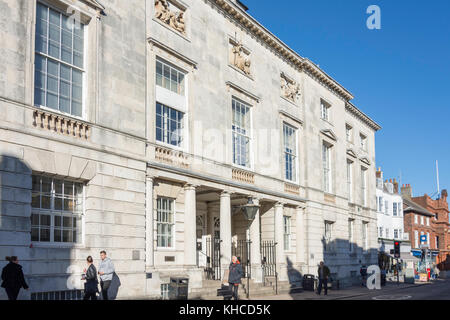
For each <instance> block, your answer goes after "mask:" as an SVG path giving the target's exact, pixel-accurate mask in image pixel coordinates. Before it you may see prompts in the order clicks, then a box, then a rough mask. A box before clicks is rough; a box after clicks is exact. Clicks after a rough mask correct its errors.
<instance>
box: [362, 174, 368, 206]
mask: <svg viewBox="0 0 450 320" xmlns="http://www.w3.org/2000/svg"><path fill="white" fill-rule="evenodd" d="M361 195H362V205H363V207H367V168H365V167H361Z"/></svg>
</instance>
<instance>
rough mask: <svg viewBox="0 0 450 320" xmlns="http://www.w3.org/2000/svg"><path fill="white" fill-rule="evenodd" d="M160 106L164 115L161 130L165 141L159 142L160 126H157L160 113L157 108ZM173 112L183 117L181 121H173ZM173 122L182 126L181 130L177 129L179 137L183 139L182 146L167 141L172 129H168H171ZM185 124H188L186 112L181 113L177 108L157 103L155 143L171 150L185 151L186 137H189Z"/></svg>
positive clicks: (162, 115)
mask: <svg viewBox="0 0 450 320" xmlns="http://www.w3.org/2000/svg"><path fill="white" fill-rule="evenodd" d="M158 104H159V105H160V106H161V112H162V114H161V123H162V125H163V127H162V128H160V129H161V131H162V138H163V140H158V135H157V133H156V132H157V131H158V126H157V118H158V113H157V111H156V110H157V108H158ZM166 110H167V113H166V112H165V111H166ZM171 110H174V111H175V112H177V113H178V114H181V115H182V119H181V121H178V120H173V119H172V118H171V117H170V114H171V112H170V111H171ZM172 121H175V122H176V123H179V124H180V128H179V129H177V132H179V136H180V138H181V143H180V145H174V144H171V143H170V142H167V141H166V138H167V139H169V135H170V134H171V132H170V129H168V128H169V124H170V123H171V122H172ZM185 124H186V113H185V112H183V111H180V110H179V109H177V108H173V107H170V106H168V105H166V104H164V103H161V102H159V101H156V103H155V141H156V143H157V144H160V145H163V146H167V147H169V148H173V149H177V150H183V149H184V148H185V147H186V137H187V135H186V126H185Z"/></svg>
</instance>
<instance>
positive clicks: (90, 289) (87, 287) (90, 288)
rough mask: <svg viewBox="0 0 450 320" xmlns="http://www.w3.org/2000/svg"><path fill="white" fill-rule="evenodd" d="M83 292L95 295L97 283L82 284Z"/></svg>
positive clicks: (87, 282)
mask: <svg viewBox="0 0 450 320" xmlns="http://www.w3.org/2000/svg"><path fill="white" fill-rule="evenodd" d="M84 292H85V293H97V292H98V283H97V281H86V282H85V283H84Z"/></svg>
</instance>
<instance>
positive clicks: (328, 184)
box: [322, 141, 333, 193]
mask: <svg viewBox="0 0 450 320" xmlns="http://www.w3.org/2000/svg"><path fill="white" fill-rule="evenodd" d="M331 148H332V146H331V145H329V144H327V143H325V141H324V142H323V143H322V174H323V190H324V191H325V192H326V193H332V192H333V187H332V170H331V166H332V164H331Z"/></svg>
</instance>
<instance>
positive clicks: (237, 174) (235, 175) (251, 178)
mask: <svg viewBox="0 0 450 320" xmlns="http://www.w3.org/2000/svg"><path fill="white" fill-rule="evenodd" d="M231 174H232V179H233V180H236V181H240V182H244V183H248V184H255V174H253V173H251V172H248V171H245V170H241V169H237V168H233V169H232V173H231Z"/></svg>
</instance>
